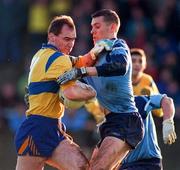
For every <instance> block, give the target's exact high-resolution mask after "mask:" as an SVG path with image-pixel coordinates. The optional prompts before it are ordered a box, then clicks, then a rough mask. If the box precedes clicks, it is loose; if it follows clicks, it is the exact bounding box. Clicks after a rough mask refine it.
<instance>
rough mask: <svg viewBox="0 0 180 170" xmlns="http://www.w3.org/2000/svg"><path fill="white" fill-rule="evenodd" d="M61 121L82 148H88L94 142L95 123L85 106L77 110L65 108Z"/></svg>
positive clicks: (95, 140) (90, 147)
mask: <svg viewBox="0 0 180 170" xmlns="http://www.w3.org/2000/svg"><path fill="white" fill-rule="evenodd" d="M62 122H64V123H65V125H66V126H67V132H68V134H70V135H72V137H73V139H74V141H75V142H76V143H77V144H79V145H80V146H81V147H82V148H83V149H87V150H90V149H92V147H93V146H94V145H95V144H96V142H97V138H96V136H94V131H95V129H96V124H95V121H94V120H93V119H92V117H91V115H90V113H89V112H87V110H86V109H85V107H82V108H80V109H78V110H69V109H66V111H65V114H64V117H63V118H62ZM87 150H86V152H87ZM88 152H89V151H88Z"/></svg>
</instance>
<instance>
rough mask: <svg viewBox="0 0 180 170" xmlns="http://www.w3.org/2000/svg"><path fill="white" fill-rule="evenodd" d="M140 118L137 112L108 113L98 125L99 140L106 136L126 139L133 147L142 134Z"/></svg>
mask: <svg viewBox="0 0 180 170" xmlns="http://www.w3.org/2000/svg"><path fill="white" fill-rule="evenodd" d="M143 127H144V126H143V122H142V118H141V116H140V114H139V113H109V114H108V115H106V121H105V122H104V123H103V124H102V125H101V126H100V127H99V131H100V136H101V141H100V144H101V142H102V141H103V139H104V138H105V137H107V136H113V137H116V138H119V139H121V140H123V141H126V143H128V144H129V145H130V146H131V147H132V149H134V148H135V147H136V146H137V145H138V144H139V142H140V141H141V140H142V138H143V136H144V128H143Z"/></svg>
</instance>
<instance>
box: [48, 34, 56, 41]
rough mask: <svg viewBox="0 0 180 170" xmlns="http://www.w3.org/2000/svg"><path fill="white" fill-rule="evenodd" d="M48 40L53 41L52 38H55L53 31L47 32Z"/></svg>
mask: <svg viewBox="0 0 180 170" xmlns="http://www.w3.org/2000/svg"><path fill="white" fill-rule="evenodd" d="M48 40H49V41H52V42H54V40H55V35H54V34H53V33H49V34H48Z"/></svg>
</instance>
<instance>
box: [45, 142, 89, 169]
mask: <svg viewBox="0 0 180 170" xmlns="http://www.w3.org/2000/svg"><path fill="white" fill-rule="evenodd" d="M48 163H49V164H50V165H53V166H54V167H56V168H58V169H61V170H72V169H73V170H86V169H87V168H88V167H89V162H88V159H87V158H86V156H85V155H84V154H83V153H82V151H81V150H80V148H79V146H78V145H77V144H75V143H74V142H72V141H71V140H69V139H65V140H63V141H61V143H60V144H59V145H58V146H57V148H56V149H55V150H54V152H53V154H52V156H51V158H50V159H49V160H48Z"/></svg>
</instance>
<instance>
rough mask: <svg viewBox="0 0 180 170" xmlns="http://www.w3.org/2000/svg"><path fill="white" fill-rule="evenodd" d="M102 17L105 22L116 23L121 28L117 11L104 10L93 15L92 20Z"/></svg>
mask: <svg viewBox="0 0 180 170" xmlns="http://www.w3.org/2000/svg"><path fill="white" fill-rule="evenodd" d="M100 16H103V17H104V21H105V22H107V23H116V24H117V25H118V26H120V18H119V16H118V15H117V13H116V12H115V11H113V10H110V9H102V10H99V11H96V12H95V13H93V14H92V15H91V18H96V17H100Z"/></svg>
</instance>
